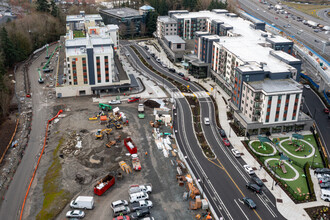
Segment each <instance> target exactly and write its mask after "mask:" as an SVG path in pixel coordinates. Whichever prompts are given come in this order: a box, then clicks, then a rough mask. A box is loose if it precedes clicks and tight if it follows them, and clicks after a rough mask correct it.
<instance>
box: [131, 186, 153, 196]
mask: <svg viewBox="0 0 330 220" xmlns="http://www.w3.org/2000/svg"><path fill="white" fill-rule="evenodd" d="M137 192H145V193H151V192H152V185H151V184H145V185H130V186H129V188H128V194H132V193H137Z"/></svg>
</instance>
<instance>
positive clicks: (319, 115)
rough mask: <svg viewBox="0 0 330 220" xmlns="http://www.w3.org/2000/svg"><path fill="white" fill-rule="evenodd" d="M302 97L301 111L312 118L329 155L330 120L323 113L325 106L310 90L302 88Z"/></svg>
mask: <svg viewBox="0 0 330 220" xmlns="http://www.w3.org/2000/svg"><path fill="white" fill-rule="evenodd" d="M303 96H304V99H305V103H304V105H303V111H304V112H305V113H307V112H308V113H309V114H310V115H311V116H312V117H313V118H314V120H315V122H316V126H317V128H318V131H319V133H320V134H321V135H320V136H321V138H322V141H323V143H325V145H326V148H327V151H328V152H327V153H328V155H330V154H329V152H330V135H329V130H330V119H329V118H328V115H327V114H325V113H324V112H323V110H324V108H325V106H324V105H323V102H322V101H321V100H320V98H319V97H318V96H317V94H315V93H314V91H313V90H312V89H306V88H304V90H303Z"/></svg>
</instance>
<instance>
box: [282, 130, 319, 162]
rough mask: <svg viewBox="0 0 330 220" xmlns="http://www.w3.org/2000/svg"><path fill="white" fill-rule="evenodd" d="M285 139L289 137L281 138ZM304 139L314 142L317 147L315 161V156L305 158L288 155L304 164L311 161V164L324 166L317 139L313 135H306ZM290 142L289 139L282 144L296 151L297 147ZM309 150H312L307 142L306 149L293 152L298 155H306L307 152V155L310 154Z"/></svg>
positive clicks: (290, 150)
mask: <svg viewBox="0 0 330 220" xmlns="http://www.w3.org/2000/svg"><path fill="white" fill-rule="evenodd" d="M283 139H287V137H286V138H280V140H283ZM304 140H305V141H307V142H308V143H310V144H312V145H313V147H314V148H315V154H314V155H315V157H314V163H313V157H310V158H306V159H305V158H295V157H292V156H290V155H288V156H289V157H290V159H291V160H294V161H296V162H298V163H300V164H302V165H303V164H305V163H306V162H309V164H310V165H311V166H312V164H313V165H314V167H320V168H322V167H323V163H322V158H321V155H320V152H319V151H318V149H317V147H316V141H315V139H314V137H313V135H305V136H304ZM288 143H289V141H286V142H284V143H283V144H282V146H284V147H286V146H288V148H286V149H288V150H289V152H292V150H293V151H294V149H295V147H294V146H292V145H288ZM302 143H303V142H302ZM309 150H311V149H310V146H309V145H307V144H305V151H303V152H299V153H298V152H292V153H293V154H295V155H298V156H304V155H305V154H306V155H308V154H310V152H309Z"/></svg>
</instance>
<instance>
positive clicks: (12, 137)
mask: <svg viewBox="0 0 330 220" xmlns="http://www.w3.org/2000/svg"><path fill="white" fill-rule="evenodd" d="M18 122H19V118H18V119H17V121H16V127H15V130H14V133H13V135H12V136H11V139H10V141H9V143H8V145H7V147H6V150H5V151H4V152H3V154H2V156H1V158H0V164H1V163H2V160H3V158H4V157H5V155H6V153H7V151H8V149H9V147H10V145H11V143H12V142H13V139H14V137H15V135H16V131H17V127H18Z"/></svg>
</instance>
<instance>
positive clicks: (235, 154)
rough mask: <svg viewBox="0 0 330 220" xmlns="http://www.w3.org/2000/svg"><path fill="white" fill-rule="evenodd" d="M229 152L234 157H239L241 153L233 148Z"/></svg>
mask: <svg viewBox="0 0 330 220" xmlns="http://www.w3.org/2000/svg"><path fill="white" fill-rule="evenodd" d="M231 152H232V153H233V154H234V156H235V157H240V156H241V153H240V152H239V151H238V150H237V149H235V148H233V149H231Z"/></svg>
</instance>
